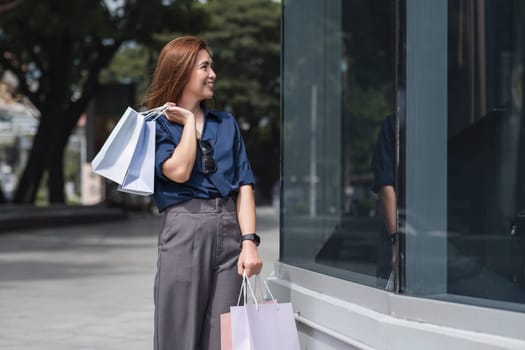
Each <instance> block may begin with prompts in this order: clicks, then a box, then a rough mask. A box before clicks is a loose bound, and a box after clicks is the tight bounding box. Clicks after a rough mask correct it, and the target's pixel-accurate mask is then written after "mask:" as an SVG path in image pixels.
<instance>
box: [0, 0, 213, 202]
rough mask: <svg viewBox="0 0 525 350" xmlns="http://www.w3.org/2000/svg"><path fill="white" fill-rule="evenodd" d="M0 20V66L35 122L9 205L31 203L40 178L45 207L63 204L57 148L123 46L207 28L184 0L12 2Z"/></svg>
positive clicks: (60, 159)
mask: <svg viewBox="0 0 525 350" xmlns="http://www.w3.org/2000/svg"><path fill="white" fill-rule="evenodd" d="M12 3H14V6H10V7H7V8H5V9H4V11H3V13H2V16H1V17H0V52H1V53H2V54H1V56H0V66H1V67H2V68H3V69H7V70H10V71H12V72H13V73H14V74H15V75H16V76H17V78H18V82H19V89H20V92H21V93H23V94H24V95H26V96H27V97H29V98H30V100H31V101H32V103H33V104H34V105H35V106H36V107H37V108H38V109H39V110H40V112H41V118H40V123H39V127H38V131H37V134H36V135H35V138H34V142H33V147H32V150H31V152H30V155H29V159H28V163H27V166H26V168H25V170H24V172H23V174H22V177H21V178H20V181H19V183H18V188H17V191H16V194H15V198H14V201H15V203H33V202H34V200H35V197H36V191H37V189H38V187H39V185H40V182H41V180H42V179H43V175H44V174H45V173H47V179H48V189H49V200H50V202H64V174H63V172H64V169H63V168H64V167H63V157H64V149H65V146H66V145H67V141H68V138H69V135H70V134H71V132H72V130H73V129H74V127H75V125H76V123H77V121H78V119H79V117H80V115H81V114H82V113H83V112H84V110H85V109H86V106H87V104H88V102H89V101H90V100H91V98H92V97H93V96H94V94H95V92H96V90H97V87H98V79H99V74H100V72H101V71H102V69H103V68H104V67H106V66H107V65H108V64H109V62H110V61H111V60H112V58H113V57H114V55H115V53H116V52H118V50H119V48H121V46H122V45H123V43H127V42H129V41H135V42H137V43H140V44H144V45H146V46H148V45H153V44H154V42H155V41H154V34H155V33H162V32H174V31H186V32H197V31H199V30H200V29H201V28H202V27H203V26H204V24H205V23H207V22H208V18H207V17H206V12H205V11H204V10H203V8H202V6H200V5H199V4H198V3H197V2H195V1H191V0H177V1H163V0H127V1H118V2H117V1H114V0H106V1H104V0H99V1H94V0H77V1H75V2H70V1H67V0H53V1H51V0H44V1H42V0H20V1H13V2H12Z"/></svg>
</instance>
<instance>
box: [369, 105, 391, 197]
mask: <svg viewBox="0 0 525 350" xmlns="http://www.w3.org/2000/svg"><path fill="white" fill-rule="evenodd" d="M395 152H396V116H395V114H391V115H389V116H388V117H386V118H385V120H383V123H382V124H381V130H380V131H379V136H378V137H377V141H376V145H375V148H374V154H373V157H372V171H373V172H374V182H373V183H372V191H374V192H375V193H377V191H379V188H380V187H383V186H393V187H395V183H396V180H395V177H396V170H395V165H396V159H395V157H396V153H395Z"/></svg>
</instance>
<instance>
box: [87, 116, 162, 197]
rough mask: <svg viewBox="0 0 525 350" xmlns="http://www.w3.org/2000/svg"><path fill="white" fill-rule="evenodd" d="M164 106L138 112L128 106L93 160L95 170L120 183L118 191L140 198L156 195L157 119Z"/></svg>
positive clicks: (92, 164)
mask: <svg viewBox="0 0 525 350" xmlns="http://www.w3.org/2000/svg"><path fill="white" fill-rule="evenodd" d="M164 109H165V107H164V106H162V107H157V108H154V109H151V110H148V111H145V112H141V113H139V112H137V111H135V110H134V109H133V108H131V107H128V108H127V109H126V111H125V112H124V114H123V115H122V117H121V118H120V120H119V122H118V123H117V125H116V126H115V127H114V128H113V130H112V131H111V133H110V134H109V136H108V138H107V139H106V141H105V142H104V145H103V146H102V148H101V149H100V151H99V152H98V153H97V155H96V156H95V158H93V160H92V161H91V166H92V168H93V171H94V172H95V173H97V174H99V175H101V176H103V177H105V178H107V179H109V180H111V181H113V182H116V183H117V184H119V187H118V190H119V191H123V192H129V193H134V194H138V195H150V194H152V193H153V183H154V169H155V118H153V119H152V118H151V116H153V115H155V114H157V113H158V114H159V115H160V113H162V112H163V111H164Z"/></svg>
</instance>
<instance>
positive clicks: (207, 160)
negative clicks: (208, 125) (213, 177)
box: [199, 140, 217, 175]
mask: <svg viewBox="0 0 525 350" xmlns="http://www.w3.org/2000/svg"><path fill="white" fill-rule="evenodd" d="M199 148H200V150H201V155H202V156H201V164H202V171H203V172H204V174H206V175H207V174H210V173H213V172H214V171H216V170H217V163H216V162H215V159H213V145H212V144H211V143H210V142H209V141H206V140H199Z"/></svg>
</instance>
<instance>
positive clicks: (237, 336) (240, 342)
mask: <svg viewBox="0 0 525 350" xmlns="http://www.w3.org/2000/svg"><path fill="white" fill-rule="evenodd" d="M257 278H259V277H257ZM263 282H264V285H265V287H266V289H267V292H268V293H269V294H270V295H271V292H270V289H269V288H268V285H267V284H266V282H265V281H263ZM246 286H247V287H248V290H249V291H250V293H251V295H252V297H253V300H254V301H255V304H247V303H246V302H245V305H244V306H232V307H230V314H231V332H232V334H231V335H232V337H231V338H232V341H231V344H232V350H268V349H279V350H300V347H299V336H298V333H297V326H296V324H295V318H294V314H293V310H292V304H291V303H278V302H277V301H276V300H275V298H273V296H272V302H271V303H258V302H257V300H256V298H255V293H254V292H253V289H252V288H251V285H250V282H249V280H248V278H246V276H244V277H243V288H242V289H241V293H243V290H244V295H245V300H246V294H247V291H246Z"/></svg>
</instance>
